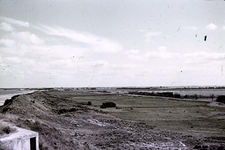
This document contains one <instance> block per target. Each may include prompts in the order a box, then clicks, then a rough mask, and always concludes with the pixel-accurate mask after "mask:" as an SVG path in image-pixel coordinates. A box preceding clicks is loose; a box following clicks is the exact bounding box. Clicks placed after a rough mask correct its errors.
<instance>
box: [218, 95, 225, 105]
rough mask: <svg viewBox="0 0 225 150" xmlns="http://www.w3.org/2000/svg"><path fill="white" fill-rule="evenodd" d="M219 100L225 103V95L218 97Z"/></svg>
mask: <svg viewBox="0 0 225 150" xmlns="http://www.w3.org/2000/svg"><path fill="white" fill-rule="evenodd" d="M216 101H217V102H221V103H225V95H219V96H218V97H217V99H216Z"/></svg>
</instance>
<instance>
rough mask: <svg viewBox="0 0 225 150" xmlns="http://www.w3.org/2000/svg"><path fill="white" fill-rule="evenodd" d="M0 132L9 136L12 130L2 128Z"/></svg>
mask: <svg viewBox="0 0 225 150" xmlns="http://www.w3.org/2000/svg"><path fill="white" fill-rule="evenodd" d="M2 131H3V132H4V133H6V134H9V133H11V132H12V130H11V128H10V127H9V126H7V127H4V128H3V129H2Z"/></svg>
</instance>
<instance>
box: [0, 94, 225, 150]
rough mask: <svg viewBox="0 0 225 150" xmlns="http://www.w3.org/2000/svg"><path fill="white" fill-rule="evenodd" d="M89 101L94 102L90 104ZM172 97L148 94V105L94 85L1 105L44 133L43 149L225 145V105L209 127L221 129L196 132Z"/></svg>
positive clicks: (7, 117) (7, 114)
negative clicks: (105, 104) (110, 105)
mask: <svg viewBox="0 0 225 150" xmlns="http://www.w3.org/2000/svg"><path fill="white" fill-rule="evenodd" d="M88 101H91V102H92V105H87V102H88ZM106 101H112V102H115V103H116V104H117V108H109V109H108V108H107V109H100V105H101V103H102V102H106ZM168 101H169V100H163V101H160V103H159V105H157V102H159V101H158V100H157V101H156V99H148V102H149V103H148V104H147V103H145V102H146V100H145V98H143V97H134V96H128V95H124V94H109V93H98V92H95V91H88V90H87V91H85V90H73V91H56V90H55V91H54V90H53V91H39V92H34V93H32V94H26V95H20V96H16V97H13V98H12V99H11V100H10V101H8V104H6V105H4V106H2V107H1V108H0V111H1V114H0V119H1V120H4V121H6V122H10V123H12V124H15V125H17V126H19V127H22V128H26V129H30V130H33V131H36V132H38V133H39V144H40V146H39V147H40V150H47V149H48V150H53V149H60V150H74V149H82V150H83V149H225V144H224V143H225V136H224V130H225V126H224V119H225V118H223V116H224V114H225V110H224V108H220V109H219V108H218V109H219V110H217V108H216V107H215V108H213V110H214V112H216V113H214V115H216V116H215V117H220V118H219V120H218V118H217V122H216V123H219V124H218V127H214V128H212V127H211V126H209V127H210V128H212V129H213V131H218V132H220V133H221V134H218V133H217V132H216V133H215V132H211V131H207V132H204V131H201V134H200V133H196V132H192V130H194V129H195V124H191V125H190V126H189V124H188V125H187V126H186V125H185V124H187V122H188V121H187V120H186V122H185V121H184V122H182V123H183V124H180V123H179V124H178V123H176V122H179V121H180V119H181V118H183V120H185V119H188V118H187V116H184V115H181V114H179V113H178V112H171V110H175V111H178V109H175V107H176V108H178V107H179V108H180V105H176V104H177V103H178V102H176V101H175V102H174V105H173V104H172V102H173V101H172V102H170V103H171V104H170V103H168ZM162 103H163V104H164V105H163V104H162ZM189 103H190V104H189ZM192 103H193V102H188V103H186V102H182V106H183V107H184V106H186V105H188V106H189V107H190V108H193V107H192V105H191V104H192ZM200 104H201V105H200ZM200 104H199V105H198V104H197V103H194V104H193V106H199V107H203V105H204V107H207V108H208V107H209V106H207V105H205V103H204V104H203V103H202V102H201V103H200ZM143 105H144V106H145V107H143ZM170 105H173V106H174V108H171V107H170ZM147 106H148V107H147ZM167 106H169V107H170V108H171V110H168V108H167ZM156 108H157V110H156ZM162 108H163V109H162ZM187 108H188V107H187ZM209 108H210V107H209ZM159 109H160V110H161V109H162V110H161V111H159ZM164 111H166V112H164ZM182 111H185V110H183V109H182ZM186 111H187V112H188V111H189V114H188V113H186V114H188V116H192V115H195V114H193V113H192V112H190V110H186ZM194 111H195V110H194ZM199 111H201V110H199ZM218 111H219V112H218ZM197 113H198V114H199V112H197ZM200 113H202V116H204V115H208V114H204V111H201V112H200ZM207 113H208V109H207ZM140 116H141V117H140ZM142 116H143V117H142ZM178 116H180V118H179V117H178ZM221 116H222V117H221ZM173 117H175V118H178V119H174V118H173ZM185 117H186V118H185ZM199 117H200V118H201V116H199ZM149 118H150V119H149ZM156 118H157V119H156ZM200 118H194V119H193V118H192V119H193V120H195V119H200ZM203 121H205V122H206V125H207V124H210V123H209V122H207V120H203ZM208 121H209V120H208ZM211 121H214V120H213V119H212V120H211ZM174 122H175V123H174ZM203 125H204V124H203ZM181 126H183V127H181ZM196 127H197V126H196ZM205 130H208V129H206V128H205Z"/></svg>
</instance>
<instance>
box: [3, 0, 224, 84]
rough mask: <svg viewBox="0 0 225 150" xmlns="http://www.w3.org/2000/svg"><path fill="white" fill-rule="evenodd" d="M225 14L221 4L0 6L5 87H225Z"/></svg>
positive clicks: (184, 0)
mask: <svg viewBox="0 0 225 150" xmlns="http://www.w3.org/2000/svg"><path fill="white" fill-rule="evenodd" d="M224 8H225V1H223V0H141V1H140V0H38V1H30V0H23V1H21V0H10V1H9V0H1V1H0V88H29V87H121V86H145V87H146V86H223V85H224V83H225V45H224V44H225V17H224V16H225V9H224ZM205 36H207V39H206V41H204V37H205Z"/></svg>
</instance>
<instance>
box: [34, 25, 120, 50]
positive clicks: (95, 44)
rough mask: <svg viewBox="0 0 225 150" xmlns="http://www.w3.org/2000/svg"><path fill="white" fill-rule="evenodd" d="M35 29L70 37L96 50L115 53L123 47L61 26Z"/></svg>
mask: <svg viewBox="0 0 225 150" xmlns="http://www.w3.org/2000/svg"><path fill="white" fill-rule="evenodd" d="M37 29H39V30H41V31H43V32H45V33H47V34H49V35H54V36H61V37H65V38H68V39H71V40H73V41H75V42H80V43H85V44H88V46H89V48H90V49H91V50H93V51H96V52H106V53H116V52H119V51H121V50H122V49H123V48H122V46H121V45H120V44H118V43H116V42H114V41H112V40H109V39H106V38H103V37H99V36H95V35H92V34H89V33H80V32H76V31H74V30H70V29H66V28H61V27H56V28H52V27H48V26H42V27H41V28H40V27H38V28H37Z"/></svg>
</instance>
